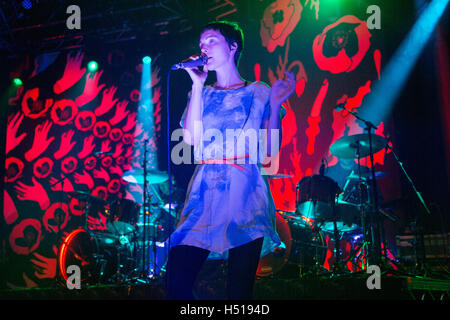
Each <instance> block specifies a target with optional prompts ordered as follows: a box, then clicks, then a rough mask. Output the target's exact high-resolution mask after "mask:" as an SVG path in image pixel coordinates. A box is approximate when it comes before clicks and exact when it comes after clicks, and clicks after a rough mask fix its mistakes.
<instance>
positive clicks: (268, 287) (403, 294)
mask: <svg viewBox="0 0 450 320" xmlns="http://www.w3.org/2000/svg"><path fill="white" fill-rule="evenodd" d="M369 277H370V274H367V273H362V272H361V273H351V274H345V275H340V276H332V277H330V276H328V275H326V276H325V275H322V276H319V277H316V276H315V277H312V276H309V277H303V278H297V279H292V278H286V279H280V278H279V277H266V278H258V279H257V280H256V282H255V290H254V300H255V301H258V300H259V301H265V300H267V301H268V300H272V301H273V300H290V301H292V300H436V301H443V300H444V301H448V299H449V292H450V280H448V279H447V280H445V279H432V278H428V277H415V276H403V275H387V274H384V275H383V274H382V275H381V278H380V282H379V285H380V288H379V289H377V288H374V289H369V288H368V286H367V280H368V278H369ZM225 288H226V287H225V279H223V278H220V277H219V278H215V279H206V278H203V279H199V280H198V281H197V283H196V285H195V293H196V296H197V297H198V300H225V292H226V291H225ZM0 299H2V300H155V301H160V300H164V299H165V279H164V278H161V279H154V280H149V281H148V282H147V283H136V282H135V283H123V284H102V285H92V286H87V287H82V288H81V289H72V290H69V289H68V288H67V287H64V286H63V285H62V284H59V285H55V287H50V288H31V289H20V290H18V289H14V290H12V289H6V290H1V291H0Z"/></svg>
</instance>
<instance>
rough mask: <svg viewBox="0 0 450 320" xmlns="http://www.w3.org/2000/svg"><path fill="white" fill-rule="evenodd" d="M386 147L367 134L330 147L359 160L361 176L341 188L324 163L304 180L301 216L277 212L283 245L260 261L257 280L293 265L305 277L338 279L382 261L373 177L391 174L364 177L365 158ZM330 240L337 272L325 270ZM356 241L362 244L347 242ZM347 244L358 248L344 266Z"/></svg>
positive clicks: (383, 141) (300, 186)
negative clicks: (351, 264)
mask: <svg viewBox="0 0 450 320" xmlns="http://www.w3.org/2000/svg"><path fill="white" fill-rule="evenodd" d="M369 140H371V141H369ZM387 143H388V141H387V140H386V139H385V138H383V137H381V136H378V135H372V136H371V137H369V135H368V134H357V135H351V136H344V137H342V138H341V139H339V140H337V141H336V142H334V143H333V144H332V145H331V147H330V152H331V154H332V155H334V156H336V157H337V158H338V159H344V160H350V161H351V162H352V163H355V160H358V161H357V168H358V170H356V171H357V173H354V171H355V170H353V171H352V173H351V174H349V175H347V177H346V182H345V185H344V186H343V187H342V189H341V188H340V187H339V185H338V183H337V182H336V181H334V180H333V179H332V178H330V177H328V176H326V175H324V164H323V163H322V167H321V168H320V171H319V174H315V175H311V176H305V177H303V178H302V179H301V180H300V182H299V183H298V185H297V190H296V204H295V207H296V211H295V212H285V211H278V212H277V233H278V234H279V236H280V239H281V240H282V242H283V244H284V246H283V247H280V248H277V249H276V250H275V251H273V252H272V253H270V254H269V255H267V256H265V257H263V258H262V259H261V260H260V264H259V266H258V271H257V275H258V276H260V277H266V276H272V275H275V274H277V273H279V274H282V273H283V272H282V271H281V270H282V269H283V270H284V271H285V270H289V268H288V266H291V270H294V273H295V274H296V275H300V276H306V275H324V274H325V275H327V274H328V275H330V276H337V275H342V274H346V273H348V272H351V271H350V270H349V268H348V267H346V266H347V265H348V262H351V263H353V264H354V265H360V266H359V269H361V270H362V269H363V268H364V265H362V264H363V263H366V264H367V263H371V264H372V263H376V262H377V261H379V260H378V259H377V258H379V257H377V256H374V253H376V252H377V250H376V249H377V248H375V246H380V242H379V238H377V237H378V236H379V235H380V229H379V228H380V227H379V225H378V222H379V219H376V218H374V215H375V213H374V212H373V210H374V208H376V207H375V205H374V198H373V194H376V191H375V190H374V189H373V188H376V182H375V181H373V180H372V178H373V177H375V179H379V178H383V177H386V176H387V174H385V173H383V172H373V170H372V172H371V173H366V172H364V173H363V172H362V171H361V164H360V159H361V158H363V157H367V156H369V155H370V154H371V153H375V152H378V151H380V150H382V149H383V148H385V147H386V144H387ZM275 178H278V177H277V176H276V177H275ZM350 182H352V183H350ZM350 186H352V187H350ZM355 235H357V236H355ZM327 238H328V239H329V240H331V241H332V242H334V249H333V251H334V253H333V255H334V263H333V265H332V267H331V266H329V267H328V268H325V267H324V263H325V259H326V256H327V251H328V250H329V243H327V241H326V239H327ZM356 238H360V240H362V242H361V241H358V242H355V241H353V240H348V239H356ZM377 239H378V242H377V241H376V240H377ZM343 241H344V242H346V245H348V244H349V243H350V245H351V246H352V247H353V248H352V249H351V253H352V254H351V256H346V259H345V261H344V259H342V258H343V250H342V249H343V248H342V246H341V243H342V242H343ZM355 246H356V247H355ZM328 258H329V256H328ZM362 262H363V263H362ZM292 266H295V268H292ZM326 269H330V270H326ZM353 270H355V269H353Z"/></svg>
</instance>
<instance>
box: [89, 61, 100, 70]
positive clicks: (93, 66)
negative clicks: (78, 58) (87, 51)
mask: <svg viewBox="0 0 450 320" xmlns="http://www.w3.org/2000/svg"><path fill="white" fill-rule="evenodd" d="M97 69H98V63H97V62H96V61H90V62H89V63H88V70H89V72H95V71H97Z"/></svg>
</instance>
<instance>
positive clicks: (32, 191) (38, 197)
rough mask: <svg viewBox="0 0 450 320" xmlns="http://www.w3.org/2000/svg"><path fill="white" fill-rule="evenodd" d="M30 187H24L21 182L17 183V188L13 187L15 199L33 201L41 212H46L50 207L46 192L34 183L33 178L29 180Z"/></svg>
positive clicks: (37, 183) (38, 184)
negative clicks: (15, 193)
mask: <svg viewBox="0 0 450 320" xmlns="http://www.w3.org/2000/svg"><path fill="white" fill-rule="evenodd" d="M31 180H32V185H31V186H29V185H26V184H24V183H22V182H20V181H19V182H17V186H15V189H16V192H17V198H19V199H20V200H28V201H35V202H37V203H39V206H40V207H41V209H42V210H46V209H47V208H48V206H49V205H50V200H49V198H48V195H47V192H46V191H45V189H44V187H42V185H41V184H40V183H39V182H37V181H36V179H35V178H34V177H33V178H31Z"/></svg>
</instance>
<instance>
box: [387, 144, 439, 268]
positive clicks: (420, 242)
mask: <svg viewBox="0 0 450 320" xmlns="http://www.w3.org/2000/svg"><path fill="white" fill-rule="evenodd" d="M386 147H387V148H388V149H389V150H391V152H392V155H393V156H394V158H395V161H396V162H397V163H398V165H399V166H400V168H401V170H402V172H403V174H404V175H405V177H406V179H407V180H408V182H409V184H410V185H411V187H412V189H413V190H414V193H415V194H416V196H417V198H418V199H419V201H420V203H421V204H422V206H423V208H424V209H425V212H426V213H427V214H428V215H430V216H431V211H430V209H429V208H428V206H427V204H426V203H425V200H424V199H423V197H422V194H421V193H420V192H419V191H418V190H417V188H416V186H415V184H414V182H413V181H412V179H411V177H410V176H409V175H408V172H406V170H405V167H404V166H403V162H401V161H400V159H399V158H398V156H397V154H396V153H395V151H394V149H393V148H392V147H391V146H390V145H389V144H387V145H386ZM418 220H419V214H416V217H415V226H414V229H415V238H416V239H415V241H414V256H415V260H416V261H415V267H416V268H417V267H418V266H419V261H418V258H417V256H418V250H417V246H418V245H420V248H421V249H422V250H421V260H422V261H421V267H423V266H424V265H425V259H426V255H425V245H424V239H423V229H422V228H420V231H419V232H418V231H417V229H418ZM417 238H418V239H417Z"/></svg>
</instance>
